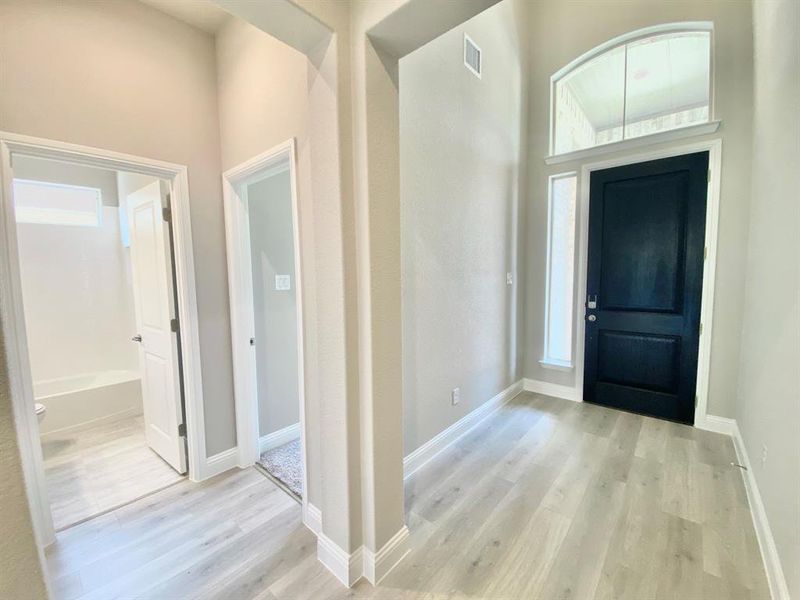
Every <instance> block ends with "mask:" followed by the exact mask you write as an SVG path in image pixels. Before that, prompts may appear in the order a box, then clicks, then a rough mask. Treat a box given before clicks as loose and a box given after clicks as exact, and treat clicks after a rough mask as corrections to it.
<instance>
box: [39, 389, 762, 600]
mask: <svg viewBox="0 0 800 600" xmlns="http://www.w3.org/2000/svg"><path fill="white" fill-rule="evenodd" d="M733 460H734V450H733V447H732V444H731V441H730V439H729V438H727V437H725V436H721V435H717V434H712V433H708V432H703V431H699V430H696V429H693V428H691V427H686V426H683V425H677V424H674V423H669V422H665V421H658V420H655V419H650V418H647V417H641V416H637V415H632V414H628V413H622V412H618V411H614V410H611V409H606V408H602V407H599V406H593V405H589V404H580V403H572V402H567V401H562V400H555V399H552V398H546V397H543V396H535V395H532V394H521V395H520V396H518V397H517V398H515V399H514V400H513V401H512V402H511V403H509V404H508V405H506V406H505V407H504V408H503V409H501V410H500V411H498V412H497V413H496V414H495V415H493V416H492V417H490V418H489V419H488V420H487V421H485V422H484V423H482V424H481V425H480V426H479V427H478V428H476V429H474V430H473V431H471V432H470V433H469V434H467V435H466V436H465V437H463V438H462V439H461V440H459V441H458V442H457V443H456V444H454V445H453V446H452V447H450V448H449V449H448V450H447V451H446V452H445V453H443V454H441V455H440V456H438V457H437V458H436V459H435V460H434V461H432V462H431V463H429V464H428V465H426V466H425V467H424V468H423V469H421V470H420V471H418V472H417V473H416V474H415V475H414V476H413V477H412V478H411V479H409V480H408V481H407V482H406V490H405V495H406V511H407V522H408V525H409V529H410V530H411V545H412V551H411V553H410V554H409V555H408V556H407V557H406V558H405V560H404V561H403V562H402V563H401V564H400V565H399V566H398V567H397V568H396V569H395V570H394V571H393V572H392V573H390V574H389V576H388V577H387V578H386V579H385V580H384V581H383V582H382V583H381V585H380V586H378V587H377V588H373V587H372V586H370V585H369V584H368V583H366V582H364V581H361V582H359V583H358V584H357V585H356V586H355V587H354V588H353V589H351V590H348V589H346V588H344V587H343V586H342V585H341V584H340V583H339V582H338V581H337V580H336V579H335V578H334V577H333V576H332V575H331V574H330V573H328V572H327V571H326V570H325V568H324V567H323V566H322V565H321V564H320V563H319V562H318V561H317V559H316V540H315V537H314V536H313V534H311V533H310V532H309V531H308V530H306V529H305V528H304V526H303V525H302V523H301V521H300V507H299V506H298V505H297V504H296V503H295V502H294V501H293V500H291V499H290V498H289V497H288V496H287V495H286V494H285V493H283V492H282V491H281V490H279V489H277V488H276V487H275V486H274V484H272V483H271V482H270V481H268V480H266V479H265V478H264V477H262V476H261V475H260V474H259V473H257V472H255V471H254V470H253V469H247V470H244V471H238V470H237V471H233V472H229V473H226V474H223V475H221V476H219V477H217V478H215V479H213V480H210V481H207V482H204V483H202V484H192V483H190V482H188V481H187V482H183V483H180V484H178V485H175V486H173V487H171V488H169V489H167V490H164V491H162V492H159V493H158V494H155V495H153V496H150V497H148V498H146V499H143V500H140V501H137V502H135V503H133V504H130V505H128V506H125V507H123V508H121V509H118V510H116V511H114V512H112V513H109V514H107V515H104V516H102V517H100V518H98V519H93V520H91V521H88V522H86V523H83V524H81V525H78V526H76V527H73V528H70V529H68V530H66V531H64V532H62V533H60V534H59V539H58V542H57V543H56V545H55V546H54V547H53V548H52V549H51V550H50V551H49V552H48V563H49V570H50V573H51V576H52V577H53V580H54V582H55V585H54V587H55V589H56V595H57V597H58V598H63V599H73V598H81V599H84V600H88V599H102V600H112V599H115V598H120V599H121V598H126V599H127V598H137V599H140V600H142V599H147V600H160V599H178V598H192V599H203V600H211V599H220V600H221V599H226V600H237V599H241V600H246V599H261V600H283V599H287V600H289V599H291V600H297V599H304V598H314V599H317V598H320V599H322V598H332V599H339V598H365V599H366V598H373V599H381V600H383V599H387V600H388V599H394V598H399V599H409V600H410V599H418V598H419V599H422V598H425V599H451V598H453V599H467V598H470V599H473V598H498V599H499V598H505V599H510V598H519V599H539V598H541V599H543V600H555V599H584V598H586V599H589V598H598V599H607V598H616V599H631V600H646V599H651V598H653V599H655V598H657V599H676V600H678V599H680V600H694V599H698V600H700V599H703V600H716V599H720V600H721V599H728V598H730V599H766V598H768V597H769V592H768V588H767V583H766V577H765V574H764V569H763V566H762V562H761V557H760V554H759V549H758V544H757V541H756V538H755V533H754V531H753V525H752V521H751V517H750V514H749V509H748V506H747V499H746V496H745V491H744V487H743V484H742V479H741V475H740V473H739V472H738V469H736V468H734V467H731V465H730V463H731V461H733Z"/></svg>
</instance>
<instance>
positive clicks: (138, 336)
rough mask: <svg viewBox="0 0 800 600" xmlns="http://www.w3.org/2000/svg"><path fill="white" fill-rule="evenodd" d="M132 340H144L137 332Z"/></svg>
mask: <svg viewBox="0 0 800 600" xmlns="http://www.w3.org/2000/svg"><path fill="white" fill-rule="evenodd" d="M131 341H132V342H141V341H142V336H141V335H139V334H138V333H137V334H136V335H135V336H133V337H132V338H131Z"/></svg>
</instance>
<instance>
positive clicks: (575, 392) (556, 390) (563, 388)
mask: <svg viewBox="0 0 800 600" xmlns="http://www.w3.org/2000/svg"><path fill="white" fill-rule="evenodd" d="M523 381H524V385H525V391H526V392H532V393H534V394H542V395H543V396H552V397H553V398H561V399H563V400H571V401H572V402H583V399H582V394H581V390H579V389H577V388H574V387H571V386H568V385H561V384H560V383H550V382H548V381H540V380H538V379H524V380H523Z"/></svg>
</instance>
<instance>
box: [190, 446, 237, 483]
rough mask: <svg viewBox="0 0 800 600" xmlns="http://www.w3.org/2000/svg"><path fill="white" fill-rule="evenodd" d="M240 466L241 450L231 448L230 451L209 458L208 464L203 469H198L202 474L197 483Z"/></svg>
mask: <svg viewBox="0 0 800 600" xmlns="http://www.w3.org/2000/svg"><path fill="white" fill-rule="evenodd" d="M238 465H239V450H238V448H231V449H230V450H225V451H223V452H220V453H219V454H215V455H214V456H209V457H208V458H207V459H206V464H205V465H201V468H200V469H198V470H199V472H200V476H199V477H198V478H197V481H203V480H204V479H209V478H211V477H214V476H215V475H219V474H220V473H224V472H225V471H228V470H230V469H233V468H234V467H237V466H238Z"/></svg>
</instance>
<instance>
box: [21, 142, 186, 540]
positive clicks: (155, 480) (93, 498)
mask: <svg viewBox="0 0 800 600" xmlns="http://www.w3.org/2000/svg"><path fill="white" fill-rule="evenodd" d="M12 195H13V203H14V209H15V220H16V230H17V248H18V256H19V268H20V278H21V283H22V299H23V306H24V310H25V329H26V337H27V342H28V359H29V362H30V370H31V376H32V380H33V396H34V408H35V411H36V415H37V420H38V422H39V433H40V441H41V446H42V456H43V459H44V471H45V478H46V482H47V489H48V492H49V500H50V508H51V511H52V516H53V524H54V527H55V529H56V531H59V530H62V529H65V528H67V527H70V526H73V525H75V524H77V523H81V522H83V521H85V520H87V519H90V518H92V517H94V516H97V515H98V514H102V513H104V512H107V511H109V510H113V509H114V508H118V507H119V506H122V505H124V504H127V503H129V502H132V501H133V500H136V499H138V498H141V497H142V496H145V495H148V494H150V493H152V492H154V491H157V490H160V489H163V488H164V487H167V486H169V485H172V484H174V483H177V482H178V481H180V480H182V479H183V475H184V473H185V472H186V452H185V444H184V440H183V439H182V437H181V436H180V434H179V431H178V430H179V426H180V425H181V424H182V423H183V422H184V419H183V410H182V403H181V393H180V386H181V383H180V369H179V364H178V360H177V357H178V352H179V341H178V339H177V336H176V335H175V333H173V332H172V331H171V321H172V320H173V319H174V315H175V314H176V313H175V300H174V282H173V266H172V251H171V248H170V241H169V240H170V235H169V227H168V222H165V221H164V215H165V212H164V209H167V210H168V203H169V194H168V183H167V182H165V181H163V180H160V179H158V178H156V177H152V176H146V175H139V174H135V173H128V172H124V171H115V170H110V169H101V168H96V167H91V166H85V165H78V164H71V163H67V162H62V161H56V160H48V159H43V158H36V157H30V156H24V155H22V156H18V157H16V158H15V161H14V177H13V180H12Z"/></svg>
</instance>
